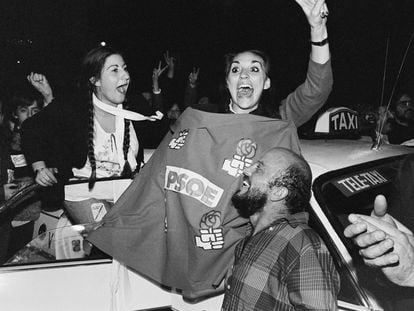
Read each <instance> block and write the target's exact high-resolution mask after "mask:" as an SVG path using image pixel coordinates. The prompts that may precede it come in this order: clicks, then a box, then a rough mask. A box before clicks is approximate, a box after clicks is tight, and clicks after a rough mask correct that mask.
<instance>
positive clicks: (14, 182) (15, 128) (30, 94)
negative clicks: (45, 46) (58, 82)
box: [0, 72, 53, 261]
mask: <svg viewBox="0 0 414 311" xmlns="http://www.w3.org/2000/svg"><path fill="white" fill-rule="evenodd" d="M27 80H28V82H29V83H30V84H31V86H32V87H33V88H34V89H35V90H37V91H38V92H39V93H38V92H36V91H33V89H27V88H22V89H20V90H19V91H18V92H17V93H16V94H15V95H14V96H13V97H12V98H11V100H9V101H8V102H7V103H8V112H7V114H6V120H5V124H4V126H3V129H2V133H3V134H2V135H1V136H2V137H1V140H2V143H3V145H2V148H1V149H2V155H1V160H0V166H1V168H0V175H1V185H2V187H1V190H0V199H1V200H8V199H10V198H11V197H12V196H13V195H14V194H15V193H16V192H18V191H19V190H20V189H21V188H23V187H25V186H26V185H29V184H31V183H32V182H33V172H32V170H31V168H30V166H29V165H28V163H27V161H26V158H25V155H24V154H23V152H22V146H21V127H22V124H23V122H25V121H26V120H27V119H29V118H31V117H32V116H34V115H35V114H37V113H39V112H40V111H41V109H42V108H43V106H44V105H47V104H48V103H49V102H50V100H51V98H53V93H52V89H51V87H50V85H49V83H48V81H47V79H46V77H45V76H44V75H43V74H40V73H33V72H32V73H30V74H29V75H28V76H27ZM40 210H41V201H40V198H39V197H38V196H37V195H35V196H33V197H31V198H30V199H29V200H27V201H25V202H24V203H22V204H21V205H20V206H18V207H17V208H16V209H15V210H14V211H7V212H6V213H4V214H3V215H2V216H0V218H1V222H2V225H1V227H2V229H3V230H6V231H7V233H6V232H4V235H3V238H4V239H3V242H4V244H2V246H1V247H2V250H1V251H0V252H1V253H2V254H3V255H2V256H0V257H2V258H3V259H2V261H5V260H6V259H8V258H9V257H11V256H12V255H13V254H14V253H15V252H16V251H17V250H19V249H20V248H21V247H23V246H24V245H25V244H26V243H27V242H29V241H30V240H31V238H32V235H33V227H34V221H35V220H36V219H38V218H39V216H40Z"/></svg>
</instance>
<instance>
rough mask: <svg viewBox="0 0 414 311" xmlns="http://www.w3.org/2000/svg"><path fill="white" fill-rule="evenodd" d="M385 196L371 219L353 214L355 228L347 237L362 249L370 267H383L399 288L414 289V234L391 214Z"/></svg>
mask: <svg viewBox="0 0 414 311" xmlns="http://www.w3.org/2000/svg"><path fill="white" fill-rule="evenodd" d="M386 210H387V202H386V199H385V197H384V196H382V195H380V196H377V197H376V198H375V202H374V210H373V212H372V213H371V216H366V215H358V214H350V215H349V217H348V219H349V221H350V222H351V224H350V225H349V226H348V227H346V228H345V231H344V234H345V236H346V237H348V238H352V239H353V241H354V243H355V244H356V245H357V246H359V247H360V248H361V250H360V252H359V253H360V255H361V256H362V257H363V259H364V262H365V263H366V264H367V265H369V266H374V267H380V268H381V270H382V271H383V273H384V274H385V276H386V277H387V278H388V279H389V280H390V281H392V282H394V283H395V284H398V285H401V286H414V237H413V234H412V232H411V231H410V230H409V229H408V228H406V227H405V226H404V225H403V224H401V223H400V222H398V221H397V220H396V219H394V218H393V217H392V216H390V215H389V214H386Z"/></svg>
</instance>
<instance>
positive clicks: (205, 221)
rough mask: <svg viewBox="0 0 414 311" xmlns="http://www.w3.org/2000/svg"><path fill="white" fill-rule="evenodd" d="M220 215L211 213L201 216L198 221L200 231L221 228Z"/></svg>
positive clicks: (216, 212)
mask: <svg viewBox="0 0 414 311" xmlns="http://www.w3.org/2000/svg"><path fill="white" fill-rule="evenodd" d="M220 216H221V213H220V212H218V211H211V212H208V213H206V214H204V215H203V217H201V221H200V228H201V229H209V228H212V229H217V228H220V226H221V218H220Z"/></svg>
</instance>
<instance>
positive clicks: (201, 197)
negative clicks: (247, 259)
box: [89, 108, 300, 299]
mask: <svg viewBox="0 0 414 311" xmlns="http://www.w3.org/2000/svg"><path fill="white" fill-rule="evenodd" d="M276 146H279V147H285V148H289V149H292V150H293V151H295V152H296V153H300V149H299V140H298V137H297V133H296V128H295V126H294V125H293V123H292V122H289V121H282V120H276V119H270V118H266V117H261V116H256V115H250V114H239V115H238V114H217V113H208V112H202V111H199V110H195V109H192V108H187V109H186V110H185V111H184V113H183V114H182V115H181V117H180V118H179V119H178V120H177V122H176V123H175V124H174V126H173V128H172V130H171V132H170V133H168V134H167V135H166V137H165V138H164V139H163V141H162V142H161V144H160V146H159V147H158V149H157V150H156V151H155V152H154V154H153V155H152V157H151V159H150V160H149V161H148V163H147V164H146V165H145V166H144V168H143V169H142V170H141V171H140V173H139V174H137V176H136V177H135V179H134V181H133V182H132V184H131V185H130V186H129V187H128V189H127V190H126V191H125V193H124V194H123V195H122V196H121V197H120V199H119V200H118V202H117V203H116V204H115V206H114V207H113V208H112V209H111V210H110V211H109V212H108V213H107V214H106V216H105V217H104V219H103V224H102V226H101V227H99V228H98V229H97V230H96V231H94V232H93V233H92V234H91V235H90V236H89V240H90V241H91V242H92V243H93V244H94V245H96V246H97V247H98V248H100V249H101V250H102V251H104V252H105V253H107V254H109V255H111V256H113V257H114V258H115V259H117V260H118V261H120V262H122V263H124V264H126V265H127V266H128V267H129V268H130V269H132V270H135V271H136V272H138V273H140V274H142V275H144V276H145V277H147V278H150V279H152V280H153V281H155V282H157V283H159V284H162V285H164V286H169V287H172V288H175V289H180V290H182V293H183V296H184V297H186V298H188V299H192V298H200V297H203V296H206V295H211V294H214V293H215V292H216V290H217V287H218V285H219V284H220V283H221V282H222V281H223V279H224V277H225V274H226V272H227V270H228V268H229V267H230V266H231V264H232V260H233V251H234V247H235V245H236V244H237V242H238V241H239V240H240V239H241V238H243V237H244V234H245V231H246V225H247V219H244V218H241V217H240V216H239V215H238V213H237V211H236V210H235V209H234V208H233V206H232V204H231V196H232V195H233V193H234V192H235V191H236V190H237V189H238V188H239V186H240V180H241V179H240V178H239V176H241V174H242V172H243V170H244V169H245V168H246V167H249V166H250V165H252V163H254V162H255V161H256V160H257V159H258V158H260V157H261V156H262V154H263V153H265V152H266V151H267V150H269V149H271V148H273V147H276Z"/></svg>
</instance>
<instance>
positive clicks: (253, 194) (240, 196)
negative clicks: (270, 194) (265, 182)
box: [231, 188, 267, 218]
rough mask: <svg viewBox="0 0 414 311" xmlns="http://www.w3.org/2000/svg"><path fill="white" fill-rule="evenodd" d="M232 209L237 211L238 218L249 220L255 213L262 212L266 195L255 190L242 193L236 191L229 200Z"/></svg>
mask: <svg viewBox="0 0 414 311" xmlns="http://www.w3.org/2000/svg"><path fill="white" fill-rule="evenodd" d="M231 201H232V202H233V205H234V207H235V208H236V209H237V210H238V212H239V214H240V216H242V217H244V218H249V217H250V216H252V215H254V214H255V213H257V212H260V211H262V210H263V207H264V206H265V204H266V202H267V193H265V192H262V191H260V190H259V189H257V188H253V189H249V190H248V191H246V192H244V193H240V190H239V191H237V192H236V193H235V194H234V195H233V196H232V198H231Z"/></svg>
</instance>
